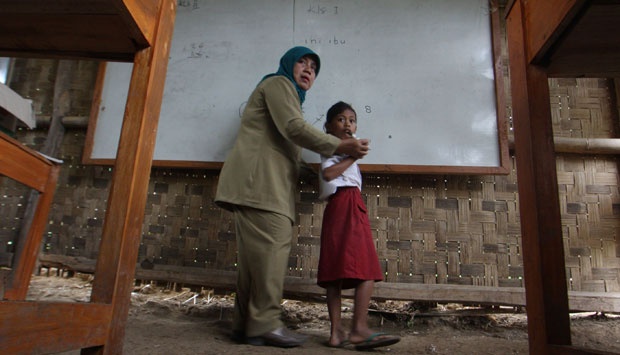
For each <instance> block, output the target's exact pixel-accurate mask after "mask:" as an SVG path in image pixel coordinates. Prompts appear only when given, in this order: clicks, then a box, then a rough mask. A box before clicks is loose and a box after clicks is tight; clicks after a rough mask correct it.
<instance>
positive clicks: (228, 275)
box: [40, 254, 620, 313]
mask: <svg viewBox="0 0 620 355" xmlns="http://www.w3.org/2000/svg"><path fill="white" fill-rule="evenodd" d="M40 260H41V263H42V264H43V265H44V266H50V267H59V268H65V269H69V270H73V271H77V272H84V273H92V272H93V271H94V270H95V260H92V259H87V258H84V257H72V256H66V255H52V254H44V255H41V257H40ZM235 275H236V272H234V271H222V270H210V269H202V268H195V267H184V266H174V265H159V264H155V265H153V268H152V269H143V268H141V266H140V265H139V264H137V265H136V273H135V277H136V279H138V280H144V281H164V282H170V283H177V284H180V285H195V286H203V287H208V288H213V289H216V290H219V291H235V277H236V276H235ZM284 292H285V295H286V296H287V297H293V296H295V297H298V298H308V297H315V296H318V297H320V296H323V295H325V289H323V288H321V287H319V286H317V284H316V279H313V278H299V277H291V276H289V277H287V278H286V281H285V283H284ZM343 294H344V295H345V296H352V295H353V293H352V292H349V291H346V292H345V291H343ZM373 298H374V299H377V300H402V301H430V302H439V303H450V302H455V303H465V302H471V303H480V304H483V303H487V304H492V305H511V306H525V289H524V288H522V287H486V286H466V285H446V284H414V283H390V282H378V283H376V284H375V291H374V292H373ZM568 299H569V304H570V310H571V311H592V312H612V313H618V312H620V292H605V293H601V292H581V291H569V292H568Z"/></svg>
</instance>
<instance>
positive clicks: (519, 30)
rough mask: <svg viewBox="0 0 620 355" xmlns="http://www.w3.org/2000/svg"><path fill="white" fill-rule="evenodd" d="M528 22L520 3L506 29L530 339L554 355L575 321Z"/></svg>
mask: <svg viewBox="0 0 620 355" xmlns="http://www.w3.org/2000/svg"><path fill="white" fill-rule="evenodd" d="M527 21H528V19H526V18H525V16H524V11H523V3H522V1H520V0H517V1H516V2H515V4H514V5H513V6H512V8H511V10H510V13H509V16H508V18H507V23H506V25H507V30H508V48H509V55H510V77H511V90H512V102H513V117H514V128H515V133H514V135H515V158H516V165H517V182H518V186H519V208H520V213H521V232H522V247H523V265H524V281H525V296H526V309H527V318H528V322H527V323H528V335H529V346H530V353H531V354H549V353H550V348H549V345H570V343H571V338H570V319H569V316H568V311H569V308H568V294H567V286H566V271H565V269H564V249H563V244H562V226H561V220H560V206H559V198H558V185H557V172H556V160H555V152H554V145H553V129H552V125H551V111H550V106H549V84H548V80H547V75H546V73H545V71H544V70H543V68H542V67H538V66H535V65H532V64H531V63H530V62H529V61H528V60H527V58H528V48H527V46H526V38H525V31H524V28H525V25H526V23H528V22H527Z"/></svg>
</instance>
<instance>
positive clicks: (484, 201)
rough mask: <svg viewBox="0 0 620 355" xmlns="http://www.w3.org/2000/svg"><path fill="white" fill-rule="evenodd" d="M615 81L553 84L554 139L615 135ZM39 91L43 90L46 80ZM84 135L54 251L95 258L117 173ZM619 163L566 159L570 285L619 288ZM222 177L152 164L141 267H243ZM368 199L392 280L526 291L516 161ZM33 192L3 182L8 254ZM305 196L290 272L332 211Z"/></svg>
mask: <svg viewBox="0 0 620 355" xmlns="http://www.w3.org/2000/svg"><path fill="white" fill-rule="evenodd" d="M45 65H46V64H43V66H45ZM37 80H39V79H37ZM46 80H47V79H46ZM611 84H612V81H611V80H606V79H554V80H550V88H551V98H550V101H551V104H552V106H551V107H552V113H553V123H554V133H555V135H556V136H563V137H592V138H593V137H616V136H617V134H616V128H617V124H618V113H617V108H616V106H615V103H614V99H613V91H612V87H611ZM32 87H33V88H35V91H36V88H37V85H33V86H32ZM40 87H43V86H40ZM40 87H39V88H40ZM39 91H40V89H39V90H38V91H37V92H39ZM79 111H80V109H79V108H78V109H77V111H76V114H82V112H79ZM41 113H43V115H44V112H41ZM44 136H45V131H44V130H35V131H20V132H19V134H18V138H19V139H20V140H21V141H24V142H26V143H27V144H28V145H30V146H32V147H34V148H36V147H38V146H40V145H41V144H42V142H43V140H44ZM84 136H85V130H84V129H70V130H68V131H67V133H66V135H65V140H64V142H63V146H62V154H61V156H60V158H61V159H63V160H64V161H65V163H64V164H63V166H62V169H61V177H60V180H59V185H58V188H57V192H56V195H55V198H54V204H53V207H52V211H51V213H50V225H49V228H48V231H47V233H46V235H45V237H44V243H45V247H44V249H45V250H44V252H45V253H47V254H50V255H64V256H75V257H81V258H84V259H88V260H94V259H95V258H96V256H97V250H98V247H99V238H100V236H101V229H102V226H103V219H104V216H105V209H106V203H107V202H106V198H107V194H108V189H109V185H110V179H111V176H112V169H111V168H108V167H96V166H83V165H81V164H80V157H81V153H82V148H83V143H84ZM617 163H618V162H617V158H616V157H615V156H613V155H610V156H586V155H575V154H571V155H564V154H560V155H559V156H558V158H557V170H558V183H559V190H560V203H561V211H562V226H563V232H564V242H565V243H564V244H565V255H566V270H567V282H568V283H569V290H575V291H596V292H612V291H613V292H617V291H620V287H619V282H620V272H619V271H618V270H619V269H618V265H619V264H620V237H619V233H618V231H619V230H620V197H619V196H618V172H617V166H618V165H617ZM217 179H218V173H217V171H209V170H174V169H154V170H153V172H152V174H151V181H150V184H149V195H148V200H147V208H146V212H145V219H144V227H143V235H142V241H141V246H140V252H139V260H137V262H141V261H144V260H149V261H150V262H153V263H154V264H160V265H175V266H181V267H184V268H186V269H185V270H186V272H187V273H192V270H195V269H194V268H200V269H210V270H229V271H230V270H234V269H235V266H234V264H235V238H234V228H233V225H232V222H231V219H230V218H231V216H230V214H229V213H228V212H225V211H223V210H222V209H220V208H217V207H216V206H215V205H214V204H213V196H214V192H215V187H216V184H217ZM363 194H364V198H365V200H366V203H367V205H368V211H369V215H370V220H371V224H372V228H373V235H374V237H375V239H376V242H377V249H378V254H379V258H380V260H381V264H382V267H383V269H384V271H385V272H386V281H390V282H403V283H427V284H462V285H479V286H500V287H502V286H523V280H522V275H523V270H522V266H523V260H522V255H521V235H520V223H519V211H518V193H517V182H516V171H515V168H514V158H513V167H512V169H511V173H510V174H509V175H507V176H504V175H498V176H457V175H454V176H452V175H365V176H364V186H363ZM26 199H27V194H26V193H25V191H24V188H23V187H22V186H16V184H15V183H14V182H12V181H9V180H7V179H4V180H2V182H1V183H0V201H1V202H0V225H1V226H2V228H1V229H0V243H2V245H3V246H4V249H3V250H2V253H1V254H2V255H4V257H0V260H6V256H7V252H10V251H11V250H12V248H13V247H14V244H13V243H14V240H15V237H16V235H17V233H18V231H19V223H20V221H21V220H20V218H21V217H22V214H23V210H24V208H25V201H26ZM297 199H298V205H297V211H298V215H297V222H296V228H295V231H296V235H295V236H294V242H293V250H292V253H291V258H290V261H289V266H290V270H289V275H292V276H302V277H310V278H311V277H315V275H316V266H317V262H318V257H319V238H320V237H319V233H320V225H321V218H322V212H323V208H324V204H323V203H322V202H319V201H318V200H317V184H316V181H310V182H306V183H301V184H300V185H299V194H298V196H297Z"/></svg>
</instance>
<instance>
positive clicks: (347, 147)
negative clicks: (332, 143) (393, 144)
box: [336, 138, 370, 159]
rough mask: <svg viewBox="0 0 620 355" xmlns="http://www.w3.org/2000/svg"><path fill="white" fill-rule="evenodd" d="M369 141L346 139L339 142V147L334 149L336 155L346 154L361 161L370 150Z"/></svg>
mask: <svg viewBox="0 0 620 355" xmlns="http://www.w3.org/2000/svg"><path fill="white" fill-rule="evenodd" d="M369 144H370V141H369V140H368V139H365V138H363V139H356V138H347V139H343V140H341V141H340V145H339V146H338V148H337V149H336V153H338V154H346V155H349V156H351V157H353V158H355V159H362V158H363V157H364V156H365V155H366V154H368V151H369V150H370V145H369Z"/></svg>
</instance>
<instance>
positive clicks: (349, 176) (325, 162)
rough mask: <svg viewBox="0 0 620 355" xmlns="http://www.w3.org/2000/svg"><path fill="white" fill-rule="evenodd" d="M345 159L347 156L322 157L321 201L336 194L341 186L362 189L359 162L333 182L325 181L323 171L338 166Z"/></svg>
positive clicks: (320, 177)
mask: <svg viewBox="0 0 620 355" xmlns="http://www.w3.org/2000/svg"><path fill="white" fill-rule="evenodd" d="M344 158H345V155H332V156H331V157H325V156H321V174H319V179H320V194H319V199H321V200H326V199H327V198H328V197H329V196H331V195H332V194H334V193H335V192H336V190H337V189H338V188H339V187H341V186H354V187H357V188H358V189H360V190H361V189H362V175H361V173H360V169H359V166H358V165H357V162H354V163H353V164H352V165H351V166H349V167H348V168H347V170H345V171H344V173H342V175H340V176H338V177H337V178H335V179H333V180H331V181H325V179H324V178H323V174H322V172H323V170H325V169H327V168H329V167H330V166H332V165H335V164H338V163H339V162H341V161H342V160H343V159H344Z"/></svg>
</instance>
